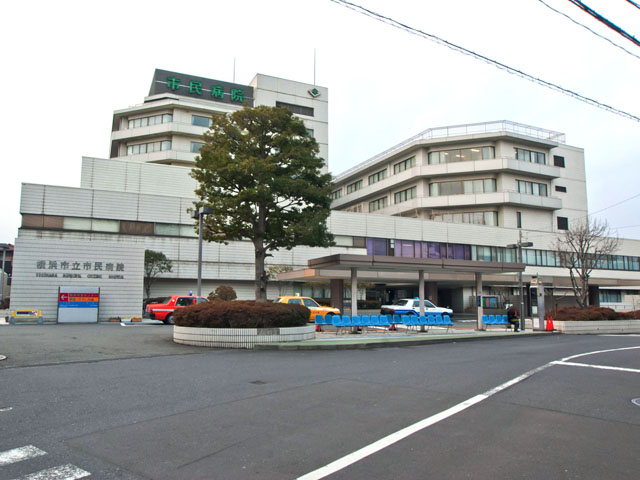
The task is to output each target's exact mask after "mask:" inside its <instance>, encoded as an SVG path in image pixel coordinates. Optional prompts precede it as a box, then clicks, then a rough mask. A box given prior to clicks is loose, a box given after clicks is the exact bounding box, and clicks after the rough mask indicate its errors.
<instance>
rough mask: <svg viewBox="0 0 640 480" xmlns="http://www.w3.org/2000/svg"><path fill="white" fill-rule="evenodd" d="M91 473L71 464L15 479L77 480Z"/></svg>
mask: <svg viewBox="0 0 640 480" xmlns="http://www.w3.org/2000/svg"><path fill="white" fill-rule="evenodd" d="M89 475H91V474H90V473H89V472H87V471H86V470H82V469H81V468H78V467H76V466H75V465H71V464H70V463H68V464H66V465H60V466H58V467H53V468H48V469H46V470H41V471H39V472H35V473H30V474H29V475H25V476H23V477H20V478H16V479H14V480H76V479H78V478H84V477H88V476H89Z"/></svg>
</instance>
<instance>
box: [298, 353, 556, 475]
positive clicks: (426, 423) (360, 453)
mask: <svg viewBox="0 0 640 480" xmlns="http://www.w3.org/2000/svg"><path fill="white" fill-rule="evenodd" d="M550 366H551V363H548V364H546V365H543V366H541V367H538V368H536V369H534V370H530V371H528V372H527V373H524V374H523V375H520V376H519V377H516V378H514V379H512V380H509V381H508V382H505V383H503V384H501V385H498V386H497V387H495V388H493V389H491V390H489V391H487V392H485V393H481V394H480V395H476V396H475V397H471V398H469V399H468V400H465V401H464V402H462V403H459V404H457V405H454V406H453V407H451V408H448V409H446V410H444V411H442V412H440V413H436V414H435V415H432V416H430V417H428V418H425V419H424V420H420V421H419V422H417V423H414V424H413V425H409V426H408V427H405V428H403V429H402V430H399V431H397V432H395V433H392V434H391V435H388V436H386V437H384V438H381V439H380V440H378V441H376V442H374V443H372V444H370V445H367V446H366V447H364V448H361V449H360V450H356V451H355V452H353V453H350V454H349V455H346V456H344V457H342V458H339V459H338V460H336V461H334V462H332V463H330V464H328V465H326V466H324V467H322V468H319V469H318V470H314V471H313V472H310V473H307V474H306V475H303V476H301V477H299V478H298V480H318V479H320V478H324V477H326V476H328V475H331V474H333V473H336V472H337V471H339V470H342V469H343V468H346V467H348V466H349V465H352V464H354V463H356V462H359V461H360V460H362V459H363V458H365V457H368V456H369V455H372V454H374V453H376V452H379V451H380V450H382V449H383V448H387V447H388V446H390V445H393V444H394V443H397V442H399V441H400V440H403V439H405V438H407V437H408V436H410V435H413V434H414V433H416V432H419V431H420V430H423V429H425V428H427V427H430V426H431V425H434V424H436V423H438V422H441V421H442V420H445V419H446V418H449V417H451V416H453V415H455V414H456V413H460V412H462V411H463V410H466V409H467V408H469V407H471V406H473V405H475V404H476V403H480V402H481V401H483V400H486V399H487V398H489V397H491V396H492V395H495V394H496V393H498V392H501V391H503V390H505V389H506V388H509V387H511V386H512V385H515V384H516V383H518V382H521V381H523V380H525V379H526V378H529V377H530V376H531V375H533V374H535V373H538V372H540V371H542V370H544V369H545V368H549V367H550Z"/></svg>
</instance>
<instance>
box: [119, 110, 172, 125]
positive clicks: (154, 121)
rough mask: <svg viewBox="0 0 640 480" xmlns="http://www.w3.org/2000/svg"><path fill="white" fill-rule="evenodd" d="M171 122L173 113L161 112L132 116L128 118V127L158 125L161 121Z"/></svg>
mask: <svg viewBox="0 0 640 480" xmlns="http://www.w3.org/2000/svg"><path fill="white" fill-rule="evenodd" d="M170 122H173V115H172V114H170V113H163V114H161V115H153V116H151V117H142V118H133V119H130V120H129V128H138V127H146V126H149V125H158V124H161V123H170Z"/></svg>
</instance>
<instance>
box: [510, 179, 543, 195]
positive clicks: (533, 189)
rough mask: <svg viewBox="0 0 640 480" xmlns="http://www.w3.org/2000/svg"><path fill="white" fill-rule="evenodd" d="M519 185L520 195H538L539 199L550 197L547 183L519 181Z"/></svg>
mask: <svg viewBox="0 0 640 480" xmlns="http://www.w3.org/2000/svg"><path fill="white" fill-rule="evenodd" d="M517 183H518V193H525V194H527V195H536V196H538V197H547V196H548V195H549V193H548V191H547V185H546V184H545V183H535V182H527V181H525V180H517Z"/></svg>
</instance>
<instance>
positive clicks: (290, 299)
mask: <svg viewBox="0 0 640 480" xmlns="http://www.w3.org/2000/svg"><path fill="white" fill-rule="evenodd" d="M276 302H277V303H295V304H298V305H303V306H305V307H307V308H308V309H309V310H311V315H309V321H310V322H314V321H315V319H316V315H322V318H324V316H325V315H326V314H328V313H330V314H332V315H340V310H338V309H337V308H333V307H321V306H320V305H318V302H316V301H315V300H314V299H313V298H311V297H299V296H283V297H278V300H276Z"/></svg>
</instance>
